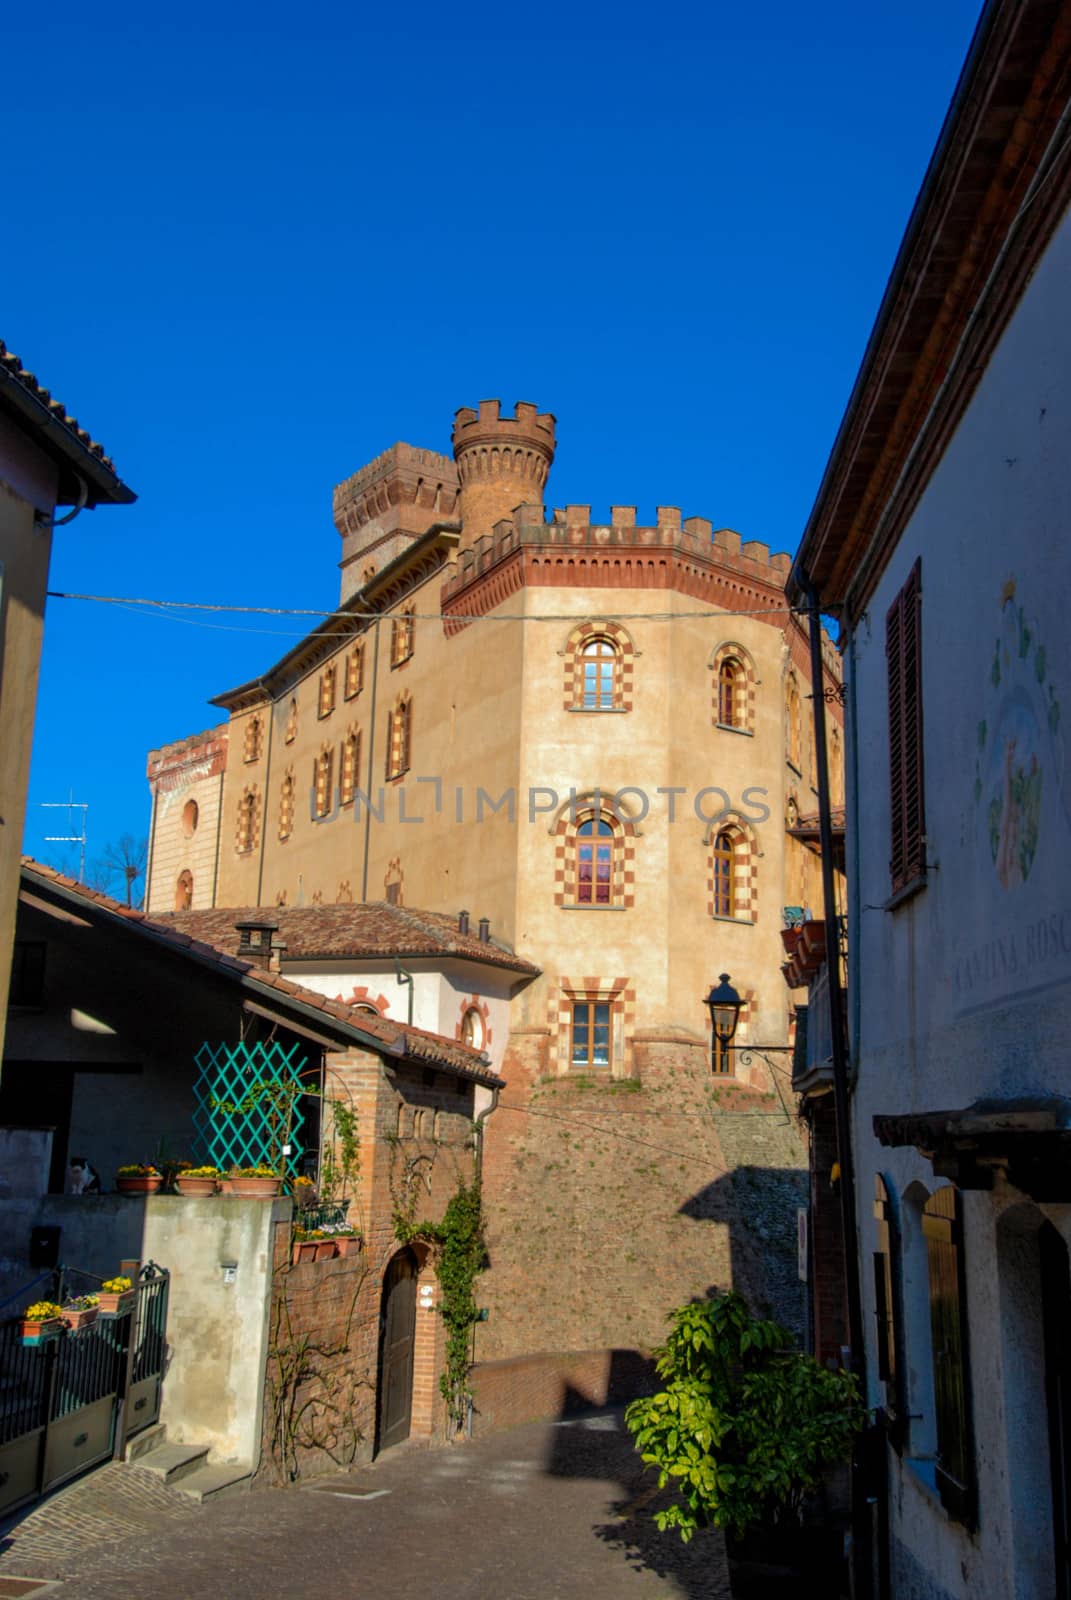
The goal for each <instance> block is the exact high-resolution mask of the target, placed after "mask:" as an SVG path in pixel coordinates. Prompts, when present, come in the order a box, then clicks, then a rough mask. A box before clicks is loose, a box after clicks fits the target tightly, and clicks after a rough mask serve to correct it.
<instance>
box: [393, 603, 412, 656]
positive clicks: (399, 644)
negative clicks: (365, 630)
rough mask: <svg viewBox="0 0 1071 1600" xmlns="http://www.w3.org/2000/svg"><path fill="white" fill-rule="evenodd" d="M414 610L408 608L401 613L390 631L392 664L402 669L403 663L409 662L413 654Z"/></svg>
mask: <svg viewBox="0 0 1071 1600" xmlns="http://www.w3.org/2000/svg"><path fill="white" fill-rule="evenodd" d="M413 620H414V619H413V608H412V606H410V607H408V608H407V609H406V610H405V611H402V612H400V613H399V615H398V616H396V617H395V618H394V621H393V622H392V624H391V631H390V664H391V666H392V667H400V666H401V664H402V662H403V661H408V660H409V658H410V656H411V655H412V654H413Z"/></svg>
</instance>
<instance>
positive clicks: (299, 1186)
mask: <svg viewBox="0 0 1071 1600" xmlns="http://www.w3.org/2000/svg"><path fill="white" fill-rule="evenodd" d="M290 1187H291V1189H292V1191H293V1196H294V1204H295V1205H296V1206H297V1207H298V1209H299V1210H300V1211H310V1210H311V1209H312V1207H313V1206H315V1205H316V1204H318V1202H319V1199H320V1194H319V1190H318V1189H317V1187H316V1185H315V1184H314V1183H313V1181H312V1179H311V1178H306V1177H304V1176H302V1177H299V1178H295V1179H294V1181H293V1183H292V1184H291V1186H290Z"/></svg>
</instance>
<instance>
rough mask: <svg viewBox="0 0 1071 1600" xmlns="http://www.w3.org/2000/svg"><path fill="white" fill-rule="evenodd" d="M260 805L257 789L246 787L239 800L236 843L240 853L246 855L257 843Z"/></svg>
mask: <svg viewBox="0 0 1071 1600" xmlns="http://www.w3.org/2000/svg"><path fill="white" fill-rule="evenodd" d="M258 805H259V802H258V800H257V791H256V789H246V790H245V791H244V792H243V794H242V798H241V799H240V800H239V802H238V837H237V840H236V844H237V848H238V853H239V855H246V854H247V853H248V852H249V851H250V850H252V849H253V847H254V845H255V844H256V840H257V811H258Z"/></svg>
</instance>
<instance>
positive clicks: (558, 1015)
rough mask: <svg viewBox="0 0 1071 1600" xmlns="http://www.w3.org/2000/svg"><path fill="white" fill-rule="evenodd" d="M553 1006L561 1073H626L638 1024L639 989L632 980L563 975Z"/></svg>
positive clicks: (553, 996) (554, 1029)
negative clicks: (634, 1031) (633, 985)
mask: <svg viewBox="0 0 1071 1600" xmlns="http://www.w3.org/2000/svg"><path fill="white" fill-rule="evenodd" d="M550 1005H551V1015H550V1025H551V1029H552V1032H553V1033H554V1034H556V1036H557V1041H558V1067H559V1071H561V1072H589V1071H607V1070H609V1071H610V1072H611V1073H613V1074H615V1075H616V1076H621V1075H622V1074H623V1073H625V1072H626V1071H627V1070H628V1064H629V1057H630V1055H631V1050H632V1030H633V1028H634V1026H635V1022H636V991H635V989H634V988H632V987H631V985H630V982H629V979H628V978H606V977H600V976H599V975H597V974H590V975H588V976H585V977H582V978H573V977H567V976H564V975H563V976H562V977H561V978H560V979H559V985H558V991H557V994H556V995H553V994H552V996H551V999H550Z"/></svg>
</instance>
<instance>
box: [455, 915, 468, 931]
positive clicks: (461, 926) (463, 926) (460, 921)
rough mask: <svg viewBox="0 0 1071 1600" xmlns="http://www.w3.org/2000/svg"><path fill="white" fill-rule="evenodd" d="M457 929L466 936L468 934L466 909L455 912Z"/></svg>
mask: <svg viewBox="0 0 1071 1600" xmlns="http://www.w3.org/2000/svg"><path fill="white" fill-rule="evenodd" d="M457 931H458V933H463V934H465V935H466V936H467V935H468V931H469V914H468V912H467V911H459V912H458V914H457Z"/></svg>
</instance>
